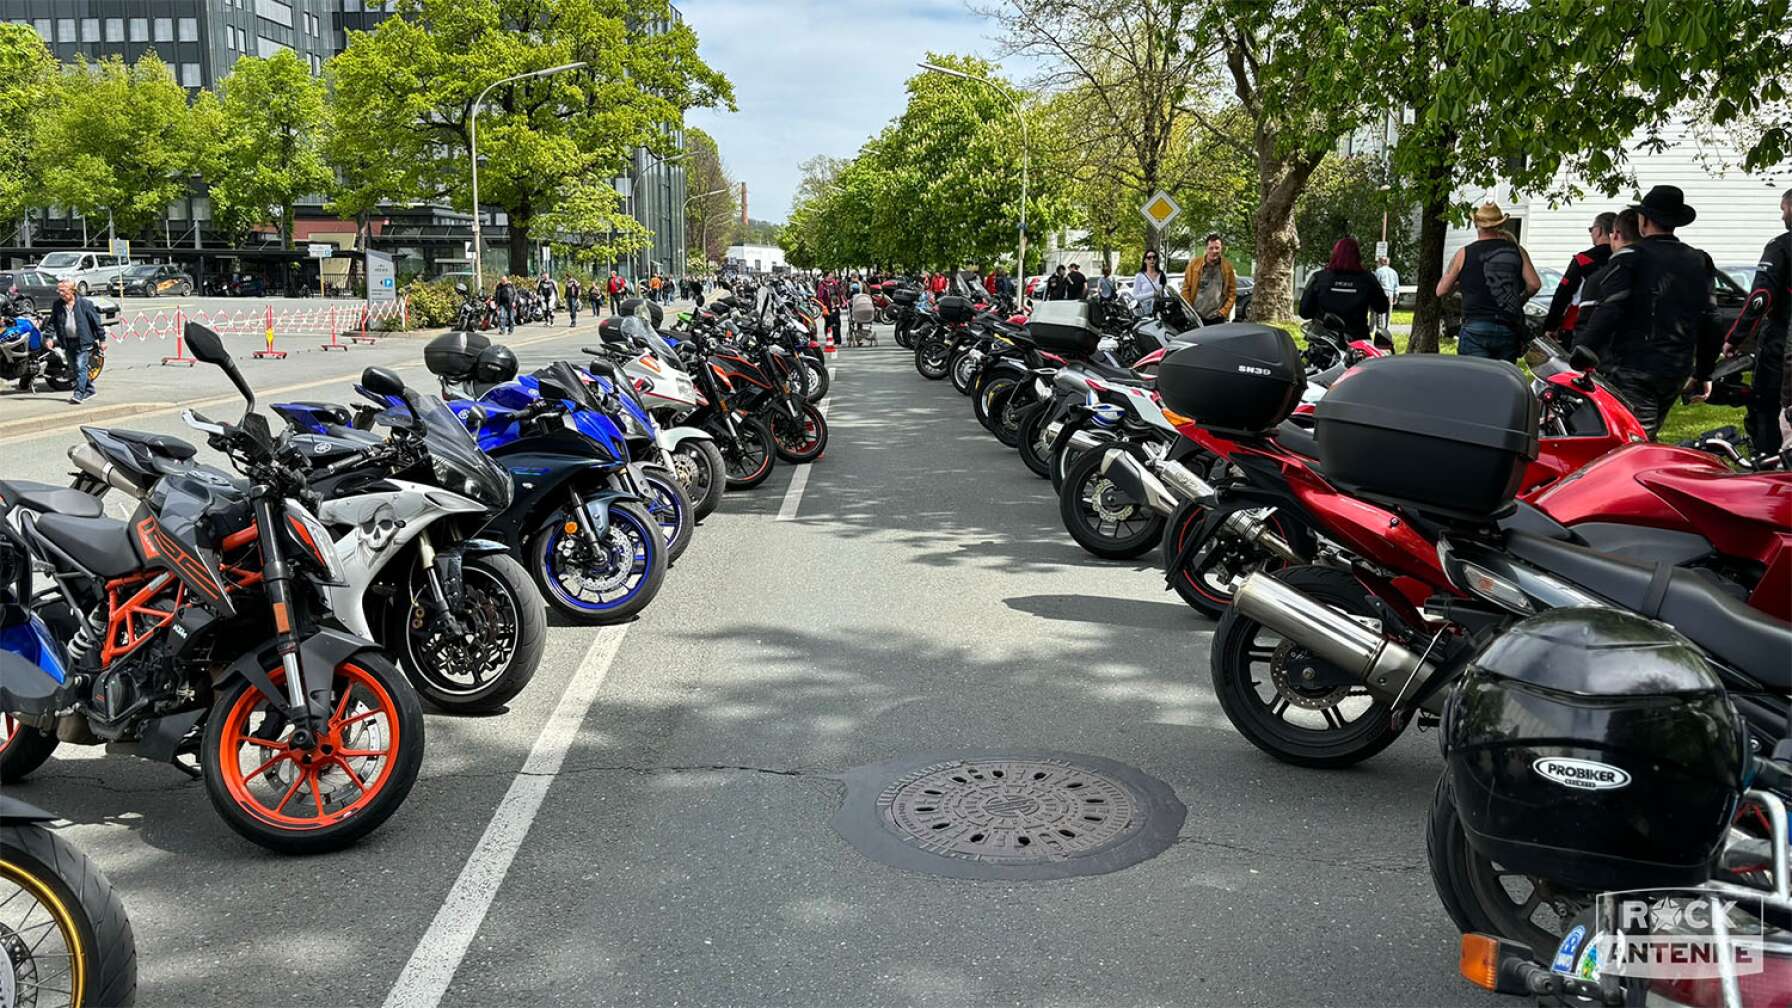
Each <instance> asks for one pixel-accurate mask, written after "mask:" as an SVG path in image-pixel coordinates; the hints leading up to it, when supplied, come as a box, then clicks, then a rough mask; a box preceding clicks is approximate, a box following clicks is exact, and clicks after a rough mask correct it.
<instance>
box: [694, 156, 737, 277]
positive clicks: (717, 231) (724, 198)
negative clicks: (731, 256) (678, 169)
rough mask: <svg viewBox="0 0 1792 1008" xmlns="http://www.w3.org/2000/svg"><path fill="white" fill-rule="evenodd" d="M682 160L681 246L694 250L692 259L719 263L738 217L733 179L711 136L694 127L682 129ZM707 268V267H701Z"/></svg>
mask: <svg viewBox="0 0 1792 1008" xmlns="http://www.w3.org/2000/svg"><path fill="white" fill-rule="evenodd" d="M684 148H685V150H687V151H689V152H690V153H689V154H688V155H687V156H686V157H685V159H684V177H685V191H686V193H687V197H688V199H689V202H688V203H686V204H685V211H684V233H685V247H686V248H689V249H695V250H696V253H695V254H694V255H693V256H692V257H691V258H693V259H702V260H703V261H704V262H706V263H707V262H717V263H719V262H721V261H722V256H723V255H724V254H725V253H726V252H727V250H728V246H729V244H731V242H732V240H733V238H734V231H735V228H736V227H737V226H738V221H739V220H740V202H739V201H738V200H737V199H736V198H735V196H734V180H733V179H732V178H730V177H729V175H728V167H727V166H726V165H725V164H723V163H722V153H721V151H720V149H718V148H717V147H716V141H715V138H714V137H712V136H710V135H709V134H708V133H705V132H703V131H702V130H700V129H697V128H695V127H692V128H689V129H686V130H685V133H684ZM704 268H705V269H707V267H704Z"/></svg>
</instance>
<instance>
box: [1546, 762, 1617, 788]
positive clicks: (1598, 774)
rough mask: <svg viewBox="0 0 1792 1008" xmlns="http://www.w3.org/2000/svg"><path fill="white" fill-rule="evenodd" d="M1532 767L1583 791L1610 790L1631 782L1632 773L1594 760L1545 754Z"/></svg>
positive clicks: (1551, 778)
mask: <svg viewBox="0 0 1792 1008" xmlns="http://www.w3.org/2000/svg"><path fill="white" fill-rule="evenodd" d="M1531 769H1532V770H1535V771H1536V772H1537V773H1538V774H1539V775H1540V776H1543V777H1547V778H1549V779H1550V780H1552V781H1555V782H1556V783H1557V784H1560V785H1562V786H1563V787H1571V788H1575V789H1578V790H1581V791H1610V790H1612V789H1613V788H1621V787H1624V786H1625V785H1626V784H1629V783H1630V774H1629V773H1628V772H1627V771H1624V770H1620V769H1618V768H1617V767H1615V766H1611V765H1610V764H1607V763H1595V762H1593V761H1592V760H1581V759H1562V758H1559V757H1555V756H1545V757H1543V758H1542V759H1539V760H1536V761H1535V762H1533V763H1532V764H1531Z"/></svg>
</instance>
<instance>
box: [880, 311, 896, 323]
mask: <svg viewBox="0 0 1792 1008" xmlns="http://www.w3.org/2000/svg"><path fill="white" fill-rule="evenodd" d="M877 324H878V325H895V324H896V309H894V308H879V309H878V310H877Z"/></svg>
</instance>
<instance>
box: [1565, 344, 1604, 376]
mask: <svg viewBox="0 0 1792 1008" xmlns="http://www.w3.org/2000/svg"><path fill="white" fill-rule="evenodd" d="M1568 366H1569V367H1571V368H1573V369H1574V370H1576V371H1591V370H1593V369H1594V368H1596V367H1598V366H1599V355H1598V354H1596V353H1594V352H1593V351H1591V350H1589V349H1587V348H1586V347H1584V346H1577V347H1575V348H1574V349H1573V350H1570V351H1568Z"/></svg>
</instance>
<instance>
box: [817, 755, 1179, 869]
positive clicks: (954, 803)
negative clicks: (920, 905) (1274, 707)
mask: <svg viewBox="0 0 1792 1008" xmlns="http://www.w3.org/2000/svg"><path fill="white" fill-rule="evenodd" d="M846 783H847V797H846V802H845V804H844V805H842V806H841V809H840V813H839V814H838V815H837V816H835V819H834V827H835V829H836V830H837V831H838V832H839V833H840V834H841V835H842V836H843V837H845V838H846V839H847V840H848V841H849V842H851V843H852V844H853V845H854V846H855V847H857V848H859V850H861V851H863V852H864V853H865V854H867V855H869V856H870V857H872V858H874V859H876V860H878V861H882V862H884V863H886V864H891V865H895V866H897V867H899V868H909V869H913V870H916V871H924V872H929V873H932V874H937V875H949V876H952V877H956V878H982V879H1051V878H1065V877H1068V876H1072V875H1097V874H1101V873H1103V872H1110V871H1116V870H1118V869H1120V868H1125V867H1127V866H1129V865H1133V864H1137V863H1138V862H1140V861H1143V860H1145V859H1147V858H1150V857H1154V856H1156V855H1157V854H1159V853H1161V852H1162V851H1163V850H1164V849H1165V848H1167V847H1168V846H1169V845H1170V844H1171V843H1172V842H1173V841H1174V840H1175V838H1176V833H1177V831H1178V830H1180V829H1181V828H1182V820H1183V816H1184V815H1185V810H1184V809H1183V806H1182V803H1181V802H1180V801H1178V800H1177V799H1176V795H1175V793H1174V792H1172V791H1171V790H1170V788H1169V787H1168V786H1167V785H1165V784H1164V783H1163V782H1162V781H1159V780H1156V779H1154V778H1152V777H1148V776H1146V775H1145V774H1144V773H1142V772H1140V771H1139V770H1136V769H1134V768H1132V767H1129V766H1126V765H1124V764H1121V763H1115V762H1113V761H1112V760H1105V759H1101V758H1100V757H1095V756H1081V755H1076V754H1071V753H1030V754H1024V755H1016V754H974V755H957V756H936V757H930V758H928V757H923V758H917V759H913V760H905V761H900V762H892V763H882V764H878V765H876V766H870V767H862V768H860V769H858V770H853V771H849V772H848V773H847V775H846Z"/></svg>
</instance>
